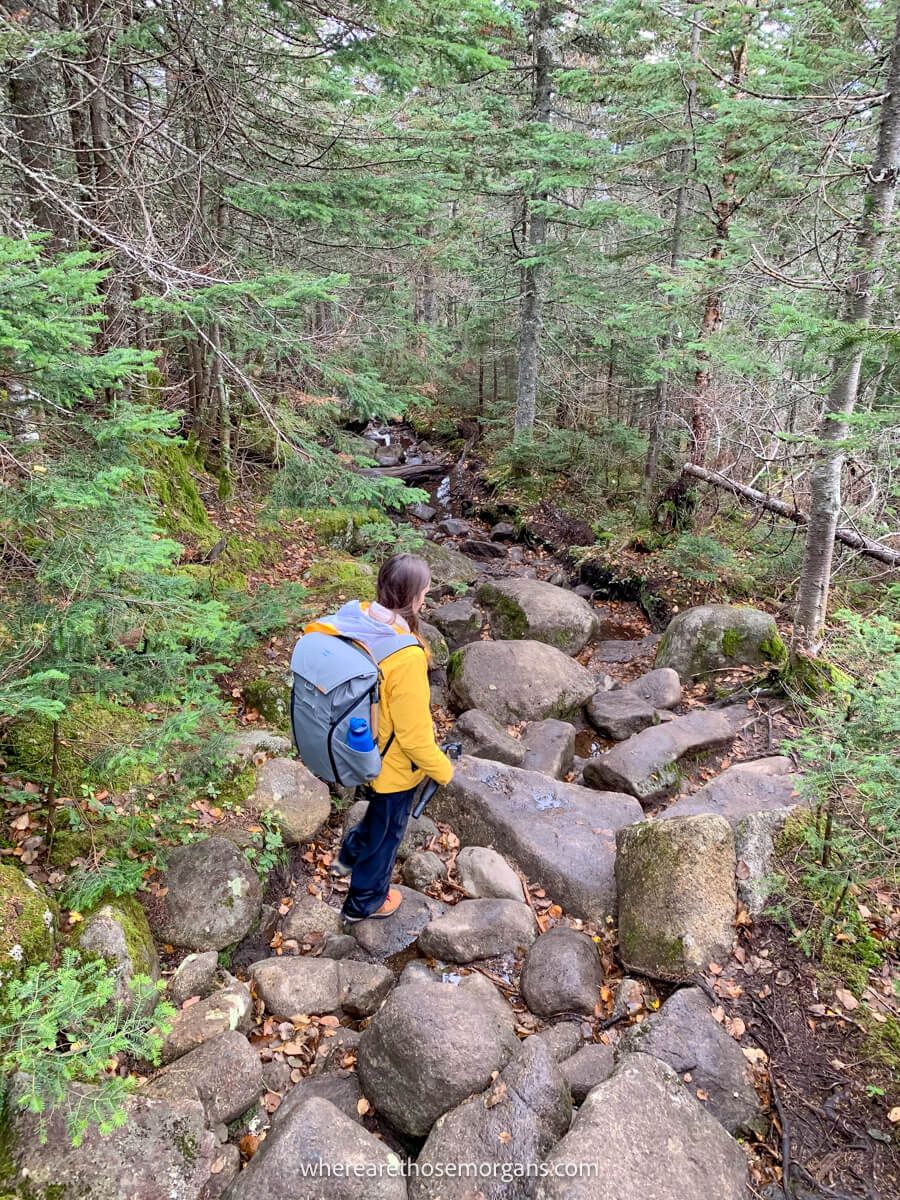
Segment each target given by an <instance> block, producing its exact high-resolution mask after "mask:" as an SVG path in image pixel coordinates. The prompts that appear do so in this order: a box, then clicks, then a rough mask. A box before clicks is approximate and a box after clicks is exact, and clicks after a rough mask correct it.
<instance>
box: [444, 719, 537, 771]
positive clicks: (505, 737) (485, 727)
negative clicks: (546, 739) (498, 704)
mask: <svg viewBox="0 0 900 1200" xmlns="http://www.w3.org/2000/svg"><path fill="white" fill-rule="evenodd" d="M453 735H454V737H456V738H458V739H459V741H461V742H462V748H463V753H464V754H471V755H472V757H473V758H489V759H490V760H491V761H492V762H502V763H506V764H507V765H508V766H510V767H520V766H521V765H522V759H523V758H524V757H525V747H524V746H523V745H522V743H521V742H520V741H519V740H518V739H517V738H514V737H512V735H511V734H508V733H507V732H506V730H505V729H504V728H503V727H502V725H500V724H499V723H498V722H497V721H495V720H494V718H493V717H490V716H488V714H487V713H486V712H482V711H481V709H480V708H470V709H469V710H468V712H464V713H463V714H462V716H460V717H459V719H458V720H457V722H456V726H455V728H454V730H453Z"/></svg>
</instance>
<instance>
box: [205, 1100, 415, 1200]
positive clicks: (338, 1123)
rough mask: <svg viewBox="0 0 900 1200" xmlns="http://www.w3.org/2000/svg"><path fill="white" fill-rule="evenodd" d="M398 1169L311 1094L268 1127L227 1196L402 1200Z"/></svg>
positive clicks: (369, 1137) (390, 1156)
mask: <svg viewBox="0 0 900 1200" xmlns="http://www.w3.org/2000/svg"><path fill="white" fill-rule="evenodd" d="M401 1168H402V1164H401V1162H400V1159H399V1158H398V1157H397V1155H396V1154H395V1153H394V1152H393V1150H389V1149H388V1147H387V1146H386V1145H385V1144H384V1142H382V1141H379V1139H378V1138H376V1137H375V1136H374V1135H373V1134H371V1133H369V1132H368V1130H366V1129H363V1128H362V1126H361V1125H360V1124H358V1122H356V1121H353V1120H351V1119H350V1118H349V1117H348V1116H345V1114H344V1113H342V1112H341V1111H340V1109H338V1108H335V1106H334V1105H333V1104H331V1103H330V1102H329V1101H328V1100H324V1099H322V1098H321V1097H319V1096H312V1097H310V1098H309V1099H308V1100H307V1101H306V1103H305V1104H301V1105H299V1106H298V1107H297V1108H295V1109H293V1111H292V1112H290V1113H289V1115H288V1116H287V1118H286V1119H285V1120H283V1121H279V1122H278V1123H277V1124H275V1125H273V1127H272V1128H271V1129H270V1131H269V1133H268V1135H267V1137H266V1140H265V1141H264V1142H263V1143H262V1145H261V1146H260V1148H259V1149H258V1150H257V1152H256V1154H254V1156H253V1158H252V1159H251V1160H250V1163H249V1164H248V1166H247V1167H246V1169H245V1170H243V1171H242V1172H241V1173H240V1175H239V1176H238V1177H237V1180H236V1181H235V1183H234V1184H233V1185H232V1187H231V1189H230V1191H229V1192H228V1200H311V1197H313V1196H315V1197H317V1198H318V1197H325V1198H327V1200H406V1181H405V1179H404V1178H403V1174H402V1169H401Z"/></svg>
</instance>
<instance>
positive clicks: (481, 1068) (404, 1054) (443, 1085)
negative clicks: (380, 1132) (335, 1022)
mask: <svg viewBox="0 0 900 1200" xmlns="http://www.w3.org/2000/svg"><path fill="white" fill-rule="evenodd" d="M518 1044H519V1043H518V1039H517V1038H516V1036H515V1034H514V1033H513V1032H512V1030H511V1029H504V1028H503V1027H502V1025H501V1023H500V1022H499V1021H498V1020H497V1018H496V1015H495V1013H494V1011H493V1010H492V1009H491V1008H490V1007H488V1006H487V1005H486V1004H484V1003H481V1004H479V1003H478V1002H477V999H476V1000H473V998H472V996H471V995H468V994H466V993H464V992H463V991H462V990H460V989H458V988H455V987H452V986H451V985H449V984H417V983H416V984H410V985H409V986H407V987H401V988H396V989H395V990H394V991H393V992H391V994H390V995H389V996H388V998H387V1000H386V1001H385V1003H384V1004H383V1005H382V1007H381V1008H380V1009H379V1010H378V1012H377V1013H376V1014H375V1016H374V1017H373V1018H372V1020H371V1021H370V1022H369V1025H368V1026H367V1028H366V1029H365V1031H364V1032H363V1035H362V1038H361V1039H360V1043H359V1056H358V1060H357V1069H358V1071H359V1077H360V1081H361V1083H362V1086H363V1093H364V1095H365V1096H367V1097H368V1099H369V1100H370V1101H371V1102H372V1104H374V1106H375V1108H376V1109H377V1110H378V1112H379V1113H381V1114H382V1115H383V1116H385V1117H387V1119H388V1120H389V1121H390V1122H391V1123H392V1124H393V1125H395V1126H396V1127H397V1128H398V1129H399V1130H401V1131H402V1132H403V1133H407V1134H411V1135H412V1136H414V1137H424V1136H425V1135H426V1134H427V1133H428V1131H429V1130H430V1129H431V1127H432V1125H433V1124H434V1123H435V1121H436V1120H437V1119H438V1117H440V1116H442V1115H443V1114H444V1113H445V1112H448V1111H449V1110H450V1109H451V1108H455V1107H456V1105H457V1104H459V1103H461V1102H462V1101H463V1100H465V1099H466V1097H468V1096H471V1095H472V1094H473V1093H474V1092H481V1091H483V1090H484V1089H485V1088H486V1087H487V1086H488V1084H489V1083H490V1080H491V1075H492V1073H493V1072H494V1071H501V1070H502V1069H503V1068H504V1067H505V1066H506V1064H507V1062H508V1061H509V1059H510V1058H511V1057H512V1056H513V1054H515V1053H516V1051H517V1049H518Z"/></svg>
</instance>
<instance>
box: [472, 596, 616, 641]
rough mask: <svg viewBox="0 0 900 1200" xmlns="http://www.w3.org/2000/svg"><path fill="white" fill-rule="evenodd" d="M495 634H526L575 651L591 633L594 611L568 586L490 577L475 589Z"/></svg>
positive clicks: (500, 636)
mask: <svg viewBox="0 0 900 1200" xmlns="http://www.w3.org/2000/svg"><path fill="white" fill-rule="evenodd" d="M478 599H479V601H480V602H481V604H482V605H483V606H484V607H485V608H486V609H487V612H488V620H489V621H490V625H491V633H492V635H493V636H494V637H495V638H503V639H520V638H529V639H531V640H532V641H536V642H546V643H547V644H548V645H550V646H555V647H556V649H557V650H562V651H564V653H566V654H577V653H578V652H579V650H583V649H584V647H585V646H586V645H587V643H588V642H589V641H590V640H591V638H592V637H593V636H594V633H595V631H596V628H597V614H596V613H595V612H594V610H593V609H592V608H591V606H590V605H589V604H588V602H587V601H586V600H582V598H581V597H580V596H576V595H575V593H574V592H571V591H569V590H568V588H561V587H554V585H553V584H552V583H544V582H543V581H542V580H540V579H525V578H514V579H492V580H490V581H488V582H487V583H483V584H482V585H481V587H480V588H479V589H478Z"/></svg>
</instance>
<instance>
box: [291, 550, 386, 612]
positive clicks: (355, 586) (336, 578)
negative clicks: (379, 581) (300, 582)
mask: <svg viewBox="0 0 900 1200" xmlns="http://www.w3.org/2000/svg"><path fill="white" fill-rule="evenodd" d="M307 583H308V585H309V589H310V591H311V592H313V593H314V594H315V597H316V598H318V600H319V603H320V605H322V606H325V605H328V604H331V603H335V602H342V601H344V600H374V599H375V570H374V568H373V567H371V566H370V565H369V563H365V562H360V561H359V560H358V559H355V558H346V557H344V556H342V555H337V554H324V555H323V556H322V557H321V558H320V559H319V561H318V562H316V563H313V565H312V566H311V567H310V568H309V570H308V572H307Z"/></svg>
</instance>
